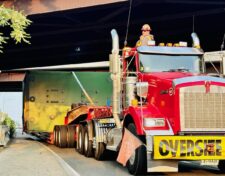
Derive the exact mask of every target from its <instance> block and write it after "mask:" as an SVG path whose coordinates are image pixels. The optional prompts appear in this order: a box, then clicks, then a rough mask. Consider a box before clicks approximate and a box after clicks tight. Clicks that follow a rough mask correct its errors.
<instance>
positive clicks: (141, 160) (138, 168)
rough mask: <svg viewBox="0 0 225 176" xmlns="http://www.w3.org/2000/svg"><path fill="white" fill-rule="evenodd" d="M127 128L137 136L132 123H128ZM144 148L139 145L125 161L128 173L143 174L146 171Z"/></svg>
mask: <svg viewBox="0 0 225 176" xmlns="http://www.w3.org/2000/svg"><path fill="white" fill-rule="evenodd" d="M128 130H129V131H130V132H131V133H133V134H134V135H135V136H137V137H138V135H137V132H136V127H135V125H134V124H133V123H130V124H129V125H128ZM146 155H147V153H146V148H145V146H143V145H142V146H140V147H138V148H137V149H136V150H135V153H134V154H133V155H132V156H131V158H130V159H129V160H128V161H127V169H128V171H129V173H130V174H132V175H137V174H144V173H146V172H147V159H146V157H147V156H146Z"/></svg>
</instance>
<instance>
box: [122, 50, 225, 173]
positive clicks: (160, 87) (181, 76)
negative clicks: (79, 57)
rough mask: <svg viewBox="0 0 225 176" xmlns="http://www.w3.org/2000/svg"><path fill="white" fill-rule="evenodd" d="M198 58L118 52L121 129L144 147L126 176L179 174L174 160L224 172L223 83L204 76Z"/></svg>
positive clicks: (195, 53) (193, 53) (196, 54)
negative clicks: (130, 133)
mask: <svg viewBox="0 0 225 176" xmlns="http://www.w3.org/2000/svg"><path fill="white" fill-rule="evenodd" d="M203 54H204V53H203V51H202V50H201V49H200V48H198V47H187V46H176V47H173V46H140V47H137V48H128V47H126V48H124V49H123V54H122V62H123V64H122V70H123V71H122V72H123V73H122V80H123V94H122V102H123V103H122V106H123V114H124V123H123V124H124V127H126V128H128V130H130V131H133V134H134V135H136V136H138V137H139V139H141V140H142V142H143V143H144V144H146V149H145V148H144V147H139V149H138V150H137V151H136V152H135V154H133V156H132V157H131V158H130V160H129V161H128V164H127V166H128V170H129V171H130V173H132V174H136V173H142V171H143V170H145V169H146V170H147V171H148V172H161V171H163V172H164V171H166V172H169V171H178V165H177V164H178V161H179V160H200V161H201V163H203V165H204V164H205V165H213V164H215V163H216V164H217V165H218V166H219V168H220V169H222V170H223V168H224V161H223V160H224V158H225V156H224V153H223V152H221V151H222V150H223V149H222V148H223V147H222V143H223V141H224V135H225V116H224V115H225V114H224V112H225V111H224V103H225V80H224V79H222V78H218V77H211V76H207V75H206V74H204V71H205V68H204V63H203ZM131 124H132V125H131ZM134 131H135V132H134ZM191 136H192V137H191ZM165 139H168V140H165ZM202 139H203V140H202ZM215 141H219V142H218V143H216V142H215ZM196 142H197V143H196ZM208 146H212V148H211V149H212V150H209V149H208V148H207V147H208ZM203 151H204V152H203ZM216 151H220V152H219V153H218V155H217V154H216ZM146 153H147V155H146ZM141 155H142V156H141ZM209 160H213V163H210V162H208V161H209ZM140 161H143V162H140ZM138 162H139V163H141V164H139V165H138V164H137V163H138ZM145 163H146V165H145ZM141 165H142V166H141ZM165 168H166V169H165Z"/></svg>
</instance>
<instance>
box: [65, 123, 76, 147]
mask: <svg viewBox="0 0 225 176" xmlns="http://www.w3.org/2000/svg"><path fill="white" fill-rule="evenodd" d="M74 137H75V126H72V125H68V126H67V147H68V148H73V147H75V139H74Z"/></svg>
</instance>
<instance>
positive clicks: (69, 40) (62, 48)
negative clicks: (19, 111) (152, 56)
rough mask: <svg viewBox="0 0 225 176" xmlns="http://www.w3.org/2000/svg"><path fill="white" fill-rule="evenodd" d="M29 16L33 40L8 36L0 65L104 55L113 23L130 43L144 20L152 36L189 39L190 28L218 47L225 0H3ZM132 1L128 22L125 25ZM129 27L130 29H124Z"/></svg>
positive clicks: (65, 61)
mask: <svg viewBox="0 0 225 176" xmlns="http://www.w3.org/2000/svg"><path fill="white" fill-rule="evenodd" d="M1 3H3V4H4V5H6V6H8V7H11V6H14V7H15V8H16V9H19V10H24V12H25V13H26V14H27V15H28V18H29V19H31V20H32V21H33V23H32V25H31V26H30V27H29V29H28V32H29V33H30V34H31V36H32V38H31V45H27V44H21V45H16V46H15V45H14V44H11V42H9V43H8V45H7V46H6V47H5V50H4V54H1V55H0V70H9V69H16V68H27V67H39V66H49V65H61V64H76V63H87V62H98V61H107V60H108V54H109V53H110V49H111V37H110V30H111V29H112V28H115V29H117V31H118V33H119V36H120V46H121V47H123V43H124V40H125V36H126V32H127V31H128V45H130V46H134V45H135V43H136V41H137V40H138V38H139V35H140V33H141V31H140V28H141V26H142V25H143V24H144V23H149V24H150V25H151V27H152V29H153V31H152V33H153V34H154V36H155V39H156V42H157V43H159V42H179V41H188V42H189V45H191V37H190V34H191V32H193V30H194V31H195V32H196V33H197V34H198V35H199V38H200V40H201V46H202V48H203V49H204V50H205V51H214V50H219V49H220V47H221V43H222V40H223V35H224V33H225V23H224V19H225V1H224V0H216V1H211V0H204V1H200V0H191V1H190V0H151V1H149V0H130V1H128V0H107V1H106V0H86V1H82V0H77V1H74V0H67V1H62V0H51V1H48V0H29V1H21V0H13V1H12V0H4V1H1ZM130 7H131V11H130V12H131V15H130V25H129V28H127V21H128V13H129V9H130ZM128 29H129V30H128Z"/></svg>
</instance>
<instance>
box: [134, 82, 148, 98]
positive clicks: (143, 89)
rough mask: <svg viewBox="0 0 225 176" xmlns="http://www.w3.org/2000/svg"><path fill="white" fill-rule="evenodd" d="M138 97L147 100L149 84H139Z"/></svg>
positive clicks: (137, 84) (137, 85)
mask: <svg viewBox="0 0 225 176" xmlns="http://www.w3.org/2000/svg"><path fill="white" fill-rule="evenodd" d="M136 87H137V95H138V96H139V97H141V98H147V95H148V82H137V83H136Z"/></svg>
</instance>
